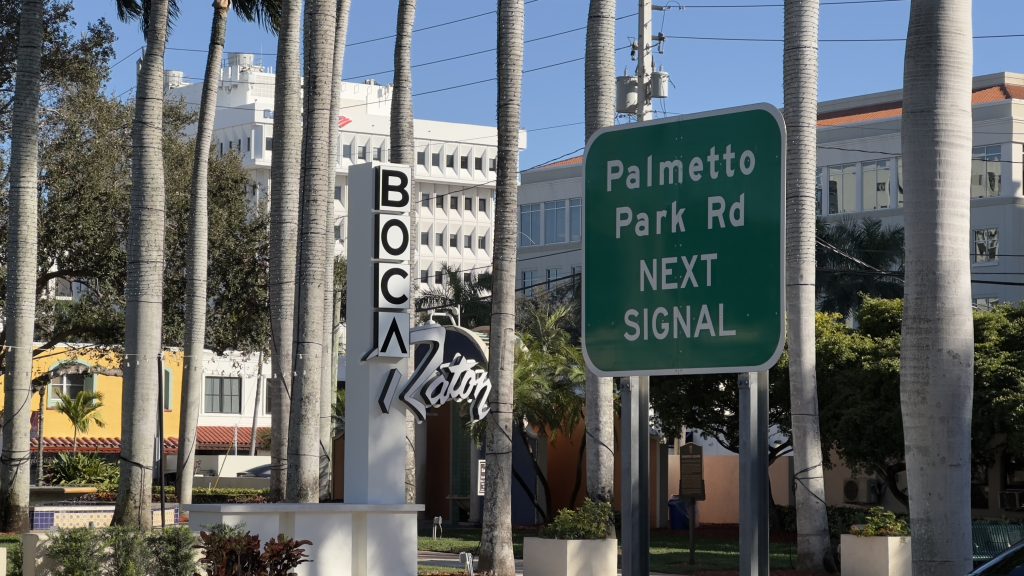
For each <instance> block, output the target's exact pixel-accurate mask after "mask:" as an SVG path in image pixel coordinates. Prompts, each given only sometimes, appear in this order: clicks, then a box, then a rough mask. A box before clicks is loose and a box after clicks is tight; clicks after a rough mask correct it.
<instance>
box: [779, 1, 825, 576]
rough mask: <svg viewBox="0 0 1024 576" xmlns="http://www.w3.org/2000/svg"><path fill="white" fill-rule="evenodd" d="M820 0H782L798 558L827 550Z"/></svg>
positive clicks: (814, 565)
mask: <svg viewBox="0 0 1024 576" xmlns="http://www.w3.org/2000/svg"><path fill="white" fill-rule="evenodd" d="M818 11H819V5H818V0H786V3H785V16H784V28H785V48H784V52H783V82H784V85H783V91H784V99H785V118H786V126H787V130H788V134H787V138H788V146H787V148H786V307H787V310H786V320H787V322H788V326H787V328H788V334H789V355H790V368H789V374H790V402H791V404H792V407H793V416H792V420H793V428H792V435H793V465H794V466H795V467H796V469H797V470H800V471H801V472H800V473H799V476H800V478H799V481H798V483H797V486H798V488H797V491H796V513H797V555H798V562H797V563H798V565H799V566H800V567H801V568H803V569H805V570H816V569H820V568H822V562H823V559H824V557H825V555H826V554H827V553H829V536H828V517H827V512H826V509H825V482H824V479H823V477H822V468H821V466H822V453H821V432H820V429H819V426H818V385H817V383H816V382H815V379H814V369H815V368H814V360H815V359H814V304H815V295H814V233H815V230H814V225H815V214H814V175H815V162H816V161H817V155H816V154H815V152H816V149H817V148H816V147H817V126H818Z"/></svg>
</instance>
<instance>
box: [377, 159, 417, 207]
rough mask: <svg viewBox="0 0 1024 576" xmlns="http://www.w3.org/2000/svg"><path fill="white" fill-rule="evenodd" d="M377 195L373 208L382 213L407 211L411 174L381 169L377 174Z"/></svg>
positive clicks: (403, 171)
mask: <svg viewBox="0 0 1024 576" xmlns="http://www.w3.org/2000/svg"><path fill="white" fill-rule="evenodd" d="M376 188H377V190H376V192H377V194H376V197H375V198H374V202H373V207H374V209H376V210H381V211H390V210H394V211H402V212H404V211H406V210H407V209H408V208H409V172H408V170H407V169H406V170H395V169H393V168H381V169H380V170H379V171H378V172H377V186H376Z"/></svg>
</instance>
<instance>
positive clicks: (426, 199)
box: [420, 194, 430, 210]
mask: <svg viewBox="0 0 1024 576" xmlns="http://www.w3.org/2000/svg"><path fill="white" fill-rule="evenodd" d="M420 206H422V207H423V208H426V209H428V210H429V209H430V194H424V195H422V196H421V197H420Z"/></svg>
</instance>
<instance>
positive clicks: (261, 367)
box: [249, 350, 329, 456]
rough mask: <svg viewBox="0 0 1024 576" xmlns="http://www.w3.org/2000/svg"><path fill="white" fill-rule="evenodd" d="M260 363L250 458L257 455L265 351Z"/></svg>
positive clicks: (257, 371) (261, 351)
mask: <svg viewBox="0 0 1024 576" xmlns="http://www.w3.org/2000/svg"><path fill="white" fill-rule="evenodd" d="M259 363H260V364H259V366H258V367H257V368H256V400H255V401H254V402H253V404H254V406H253V407H252V430H251V431H250V433H249V456H255V455H256V431H257V426H256V424H257V418H259V415H260V387H261V386H262V385H263V350H260V355H259ZM327 401H329V400H327Z"/></svg>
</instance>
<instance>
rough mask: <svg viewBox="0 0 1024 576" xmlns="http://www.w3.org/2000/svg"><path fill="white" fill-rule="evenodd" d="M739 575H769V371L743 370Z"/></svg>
mask: <svg viewBox="0 0 1024 576" xmlns="http://www.w3.org/2000/svg"><path fill="white" fill-rule="evenodd" d="M739 387H740V576H768V373H767V372H761V373H757V372H750V373H746V374H740V376H739Z"/></svg>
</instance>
